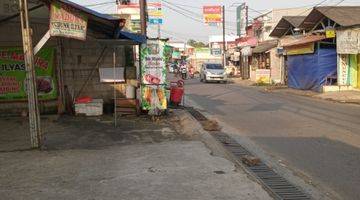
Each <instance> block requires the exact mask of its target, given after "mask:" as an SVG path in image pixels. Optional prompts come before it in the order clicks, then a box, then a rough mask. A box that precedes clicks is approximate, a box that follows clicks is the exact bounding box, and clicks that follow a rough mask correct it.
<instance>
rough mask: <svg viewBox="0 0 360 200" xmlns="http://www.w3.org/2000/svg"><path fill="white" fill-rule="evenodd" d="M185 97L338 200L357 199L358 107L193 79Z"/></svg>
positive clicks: (359, 180) (359, 181) (359, 169)
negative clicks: (301, 173)
mask: <svg viewBox="0 0 360 200" xmlns="http://www.w3.org/2000/svg"><path fill="white" fill-rule="evenodd" d="M186 94H187V96H188V97H190V99H191V100H193V101H194V102H196V104H198V105H199V106H201V107H202V108H203V109H205V110H206V111H207V112H209V113H210V114H213V115H215V116H217V117H219V118H221V121H225V122H226V124H228V125H229V126H231V127H234V128H236V129H237V130H239V131H240V132H241V134H244V135H246V137H248V138H249V139H250V140H251V141H253V142H254V143H255V144H257V145H258V146H259V147H260V148H261V149H263V150H264V151H266V152H267V153H269V154H271V156H274V157H275V158H276V159H283V160H284V162H286V163H287V164H288V165H289V167H290V168H291V167H294V169H297V170H300V171H302V172H304V173H305V175H306V176H309V177H310V178H311V179H312V180H313V181H314V182H316V183H318V184H319V185H321V186H322V187H323V188H328V189H330V190H333V191H335V193H337V194H338V195H339V196H340V198H341V199H354V200H355V199H356V200H358V199H360V106H358V105H346V104H339V103H333V102H328V101H323V100H317V99H313V98H308V97H302V96H297V95H290V94H285V93H281V92H280V93H279V92H275V93H269V92H264V91H262V90H259V89H256V88H255V87H246V86H240V85H238V84H212V83H207V84H205V83H200V81H199V80H197V79H193V80H188V81H187V84H186Z"/></svg>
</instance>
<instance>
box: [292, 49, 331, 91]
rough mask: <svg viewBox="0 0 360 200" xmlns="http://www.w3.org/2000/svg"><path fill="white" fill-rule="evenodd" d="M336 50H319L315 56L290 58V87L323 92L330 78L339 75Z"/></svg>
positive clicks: (307, 55)
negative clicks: (327, 79) (322, 89)
mask: <svg viewBox="0 0 360 200" xmlns="http://www.w3.org/2000/svg"><path fill="white" fill-rule="evenodd" d="M336 63H337V61H336V49H334V48H329V49H318V50H316V52H315V53H314V54H306V55H294V56H288V60H287V66H288V85H289V87H291V88H295V89H301V90H314V91H318V92H320V91H321V88H322V86H323V85H324V84H325V82H326V78H327V77H328V76H334V75H337V67H336Z"/></svg>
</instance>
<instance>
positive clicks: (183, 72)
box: [180, 67, 187, 80]
mask: <svg viewBox="0 0 360 200" xmlns="http://www.w3.org/2000/svg"><path fill="white" fill-rule="evenodd" d="M180 70H181V78H182V79H184V80H185V79H186V78H187V77H186V76H187V70H186V67H182V68H181V69H180Z"/></svg>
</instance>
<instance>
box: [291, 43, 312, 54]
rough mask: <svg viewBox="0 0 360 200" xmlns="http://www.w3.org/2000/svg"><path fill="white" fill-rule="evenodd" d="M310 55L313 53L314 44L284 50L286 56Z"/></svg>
mask: <svg viewBox="0 0 360 200" xmlns="http://www.w3.org/2000/svg"><path fill="white" fill-rule="evenodd" d="M311 53H314V43H310V44H305V45H301V46H296V47H287V48H286V54H287V55H301V54H311Z"/></svg>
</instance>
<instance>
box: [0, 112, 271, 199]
mask: <svg viewBox="0 0 360 200" xmlns="http://www.w3.org/2000/svg"><path fill="white" fill-rule="evenodd" d="M172 117H175V118H176V116H172ZM176 119H177V120H168V119H162V120H160V121H159V122H152V121H151V120H149V119H148V118H146V117H142V118H132V119H127V118H122V119H120V121H119V127H118V128H113V125H112V124H111V121H110V120H109V119H103V118H94V119H88V118H75V117H65V118H59V119H57V120H47V121H45V120H43V126H44V127H45V128H44V130H45V132H46V139H47V140H46V146H47V149H48V150H46V151H37V150H34V151H13V152H0V196H1V198H2V199H7V200H12V199H14V200H15V199H39V200H47V199H49V200H50V199H64V200H65V199H102V200H113V199H129V200H136V199H139V200H140V199H150V200H152V199H154V200H155V199H156V200H168V199H171V200H177V199H179V200H180V199H181V200H182V199H204V200H209V199H224V200H225V199H226V200H228V199H234V200H235V199H244V200H245V199H249V200H250V199H251V200H252V199H271V198H270V196H269V195H268V194H267V193H266V192H265V191H264V190H263V189H262V187H261V186H260V185H259V184H257V183H256V182H254V181H252V180H250V179H249V178H248V177H247V175H246V174H245V173H244V172H243V171H239V170H237V169H236V168H235V167H234V164H233V163H231V162H230V161H228V160H226V159H224V158H221V157H215V156H212V155H211V151H210V150H209V149H208V148H206V146H205V145H204V144H203V143H202V142H201V141H197V140H194V139H192V140H190V138H193V137H191V133H190V132H187V133H186V135H184V134H183V133H179V132H177V131H175V128H173V125H172V124H171V123H170V121H172V122H174V123H180V122H178V120H181V119H178V118H176ZM19 120H21V119H17V120H14V119H8V120H7V121H6V124H5V123H2V124H1V125H2V126H10V127H12V131H13V132H12V133H15V132H20V133H23V134H24V130H27V129H25V128H26V123H25V122H23V124H22V125H21V124H20V123H19ZM2 121H4V120H2ZM12 124H13V125H12ZM183 130H187V131H190V130H191V129H183ZM4 135H6V134H4V133H2V134H1V135H0V137H4ZM19 135H21V134H19ZM7 138H8V139H1V138H0V146H1V145H3V144H4V143H6V140H7V141H9V138H11V136H7ZM12 144H13V145H17V144H19V143H16V142H13V143H12Z"/></svg>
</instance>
